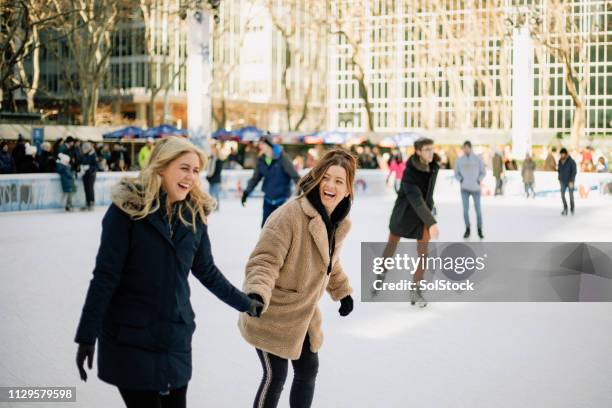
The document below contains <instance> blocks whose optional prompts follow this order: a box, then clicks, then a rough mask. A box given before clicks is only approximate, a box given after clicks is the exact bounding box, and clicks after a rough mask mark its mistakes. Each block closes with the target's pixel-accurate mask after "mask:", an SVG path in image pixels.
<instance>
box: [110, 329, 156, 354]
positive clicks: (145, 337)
mask: <svg viewBox="0 0 612 408" xmlns="http://www.w3.org/2000/svg"><path fill="white" fill-rule="evenodd" d="M117 343H119V344H123V345H128V346H132V347H137V348H141V349H144V350H150V351H157V350H158V349H159V347H158V346H157V344H156V341H155V339H154V338H153V336H152V335H151V332H150V330H149V328H148V327H133V326H119V331H118V333H117Z"/></svg>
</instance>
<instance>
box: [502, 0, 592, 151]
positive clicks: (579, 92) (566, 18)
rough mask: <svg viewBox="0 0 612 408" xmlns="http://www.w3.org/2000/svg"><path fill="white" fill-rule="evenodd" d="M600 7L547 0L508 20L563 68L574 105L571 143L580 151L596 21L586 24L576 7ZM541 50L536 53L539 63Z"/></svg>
mask: <svg viewBox="0 0 612 408" xmlns="http://www.w3.org/2000/svg"><path fill="white" fill-rule="evenodd" d="M592 7H599V6H598V4H596V3H593V4H590V3H587V4H581V5H578V4H573V3H571V2H566V1H563V0H545V1H544V2H543V4H542V5H541V6H532V7H531V8H529V9H527V10H525V11H526V12H524V13H522V12H519V13H517V15H516V17H515V18H510V19H508V22H509V23H510V24H511V26H513V27H517V26H521V25H523V24H527V25H528V27H529V29H530V32H531V35H532V37H533V38H534V39H535V41H536V46H539V47H542V50H544V51H545V52H546V54H548V55H549V56H550V57H552V59H553V60H554V61H555V62H558V63H560V64H561V65H562V66H563V71H564V80H565V87H566V90H567V92H568V94H569V95H570V97H571V99H572V102H573V103H574V116H573V120H572V129H571V138H570V144H571V146H572V147H573V148H574V149H578V148H579V145H580V139H581V138H583V137H584V127H585V122H586V93H587V83H588V80H589V68H590V67H589V58H588V53H587V50H588V44H589V42H590V41H591V40H592V37H593V32H594V31H595V27H596V20H595V19H592V21H590V22H587V21H586V20H585V19H584V17H582V16H581V15H580V14H578V13H577V12H576V11H577V8H580V9H582V10H581V11H582V12H588V11H590V10H589V9H590V8H592ZM542 50H538V51H536V56H537V57H538V59H539V60H542V59H543V58H544V55H543V53H542Z"/></svg>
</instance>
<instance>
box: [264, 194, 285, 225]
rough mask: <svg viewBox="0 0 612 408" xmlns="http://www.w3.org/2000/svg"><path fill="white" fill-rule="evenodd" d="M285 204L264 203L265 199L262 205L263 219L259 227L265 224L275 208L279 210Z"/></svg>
mask: <svg viewBox="0 0 612 408" xmlns="http://www.w3.org/2000/svg"><path fill="white" fill-rule="evenodd" d="M283 204H285V202H284V201H283V202H281V203H277V204H270V203H269V202H267V201H266V199H265V198H264V205H263V219H262V220H261V227H262V228H263V226H264V224H265V223H266V220H267V219H268V217H269V216H270V214H272V213H273V212H274V210H276V209H277V208H279V207H280V206H281V205H283Z"/></svg>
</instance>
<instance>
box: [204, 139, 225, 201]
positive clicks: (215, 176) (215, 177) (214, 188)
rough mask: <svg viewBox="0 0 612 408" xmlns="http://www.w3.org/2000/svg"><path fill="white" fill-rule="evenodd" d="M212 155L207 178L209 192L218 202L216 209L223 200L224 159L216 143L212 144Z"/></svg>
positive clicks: (207, 167)
mask: <svg viewBox="0 0 612 408" xmlns="http://www.w3.org/2000/svg"><path fill="white" fill-rule="evenodd" d="M210 150H211V155H210V157H209V159H208V165H207V166H206V180H207V181H208V193H209V194H210V195H211V196H212V197H213V198H214V199H215V201H216V202H217V206H216V208H215V209H216V210H219V208H220V201H221V171H222V170H223V160H221V158H220V157H219V149H217V146H216V145H211V146H210Z"/></svg>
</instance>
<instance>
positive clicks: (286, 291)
mask: <svg viewBox="0 0 612 408" xmlns="http://www.w3.org/2000/svg"><path fill="white" fill-rule="evenodd" d="M274 289H275V290H277V291H279V292H282V293H295V294H297V293H298V291H297V290H296V289H289V288H283V287H281V286H274Z"/></svg>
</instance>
